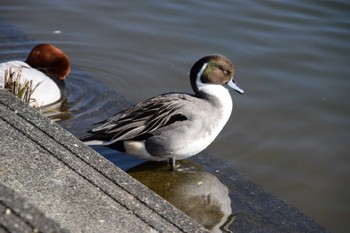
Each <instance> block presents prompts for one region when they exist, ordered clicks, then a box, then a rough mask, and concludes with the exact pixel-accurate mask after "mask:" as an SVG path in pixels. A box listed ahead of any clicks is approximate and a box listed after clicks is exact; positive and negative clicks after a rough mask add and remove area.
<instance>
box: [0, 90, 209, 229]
mask: <svg viewBox="0 0 350 233" xmlns="http://www.w3.org/2000/svg"><path fill="white" fill-rule="evenodd" d="M0 128H1V129H2V133H1V135H0V147H1V152H0V157H1V159H0V168H1V169H0V183H2V184H4V185H6V186H7V187H10V188H11V189H14V190H16V192H18V193H20V194H21V196H23V198H25V199H26V200H27V201H28V202H30V203H31V204H33V205H34V206H36V207H37V208H38V209H39V210H40V211H42V212H43V213H44V214H45V215H46V216H47V217H49V218H51V219H53V220H55V221H56V222H57V223H58V224H60V225H61V227H63V228H66V229H68V230H69V231H72V232H154V231H159V232H205V231H206V230H205V229H204V228H203V227H202V226H200V225H199V224H198V223H196V222H195V221H194V220H192V219H190V218H189V217H187V216H186V215H185V214H183V213H182V212H181V211H179V210H178V209H176V208H175V207H173V206H172V205H170V204H169V203H167V202H166V201H164V199H162V198H160V197H159V196H157V195H155V194H154V193H153V192H152V191H150V190H149V189H148V188H146V187H145V186H143V185H141V184H140V183H139V182H138V181H136V180H134V179H133V178H131V177H130V176H129V175H127V174H126V173H125V172H124V171H122V170H120V169H119V168H117V167H116V166H115V165H113V164H112V163H110V162H109V161H107V160H106V159H104V158H103V157H101V156H100V155H99V154H97V153H96V152H95V151H93V150H92V149H91V148H89V147H87V146H85V145H84V144H82V143H81V142H80V141H79V140H78V139H77V138H76V137H74V136H73V135H71V134H70V133H69V132H67V131H65V130H64V129H62V128H61V127H59V126H58V125H57V124H55V123H53V122H51V121H50V120H49V119H47V118H46V117H44V116H42V115H41V114H40V113H39V112H37V111H35V110H33V109H32V108H30V107H28V106H27V105H26V104H24V103H22V102H21V101H20V100H18V99H17V98H15V97H14V96H13V95H12V94H10V93H8V92H7V91H4V90H0Z"/></svg>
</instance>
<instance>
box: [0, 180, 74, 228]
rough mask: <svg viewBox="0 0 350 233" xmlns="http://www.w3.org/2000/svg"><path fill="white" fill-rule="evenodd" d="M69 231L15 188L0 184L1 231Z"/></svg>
mask: <svg viewBox="0 0 350 233" xmlns="http://www.w3.org/2000/svg"><path fill="white" fill-rule="evenodd" d="M2 230H3V231H4V232H19V233H27V232H28V233H33V232H47V233H49V232H56V233H60V232H62V233H63V232H68V231H67V230H64V229H62V228H61V227H60V226H59V225H58V224H57V223H56V222H54V221H53V220H52V219H49V218H47V217H46V216H45V215H44V214H43V213H42V212H40V211H39V210H38V209H37V208H35V207H34V206H32V205H31V204H29V203H27V201H26V200H25V199H23V198H22V197H21V196H20V195H19V194H18V193H16V192H15V191H14V190H11V189H9V188H7V187H6V186H4V185H2V184H0V232H3V231H2Z"/></svg>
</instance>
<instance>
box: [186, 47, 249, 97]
mask: <svg viewBox="0 0 350 233" xmlns="http://www.w3.org/2000/svg"><path fill="white" fill-rule="evenodd" d="M233 74H234V67H233V64H232V63H231V61H230V60H229V59H228V58H226V57H225V56H223V55H219V54H214V55H209V56H206V57H203V58H201V59H199V60H198V61H197V62H196V63H195V64H194V65H193V66H192V68H191V72H190V79H191V86H192V89H193V90H194V92H195V93H196V94H198V93H199V92H200V91H201V90H202V88H203V87H205V86H208V85H223V84H227V85H228V86H229V87H231V88H232V89H234V90H235V91H237V92H238V93H240V94H244V91H243V90H242V89H241V88H239V87H238V86H237V85H236V84H235V82H234V80H233Z"/></svg>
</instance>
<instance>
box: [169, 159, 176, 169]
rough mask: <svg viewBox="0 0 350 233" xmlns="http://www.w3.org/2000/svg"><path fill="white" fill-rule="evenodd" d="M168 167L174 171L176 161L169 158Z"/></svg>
mask: <svg viewBox="0 0 350 233" xmlns="http://www.w3.org/2000/svg"><path fill="white" fill-rule="evenodd" d="M169 165H170V168H171V170H172V171H176V169H177V168H176V160H175V159H174V158H169Z"/></svg>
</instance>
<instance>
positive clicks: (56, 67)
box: [25, 44, 70, 80]
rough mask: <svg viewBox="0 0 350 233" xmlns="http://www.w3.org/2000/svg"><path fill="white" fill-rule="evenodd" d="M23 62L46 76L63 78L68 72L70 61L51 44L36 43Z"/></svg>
mask: <svg viewBox="0 0 350 233" xmlns="http://www.w3.org/2000/svg"><path fill="white" fill-rule="evenodd" d="M25 62H26V63H27V64H28V65H30V66H31V67H33V68H36V69H38V70H40V71H42V72H43V73H44V74H46V75H47V76H49V77H52V78H57V79H59V80H65V79H66V77H67V75H68V74H69V72H70V63H69V60H68V57H67V55H66V54H65V53H64V52H63V51H62V50H60V49H59V48H57V47H55V46H53V45H51V44H38V45H36V46H35V47H34V48H33V49H32V51H31V52H30V53H29V55H28V57H27V60H26V61H25Z"/></svg>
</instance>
